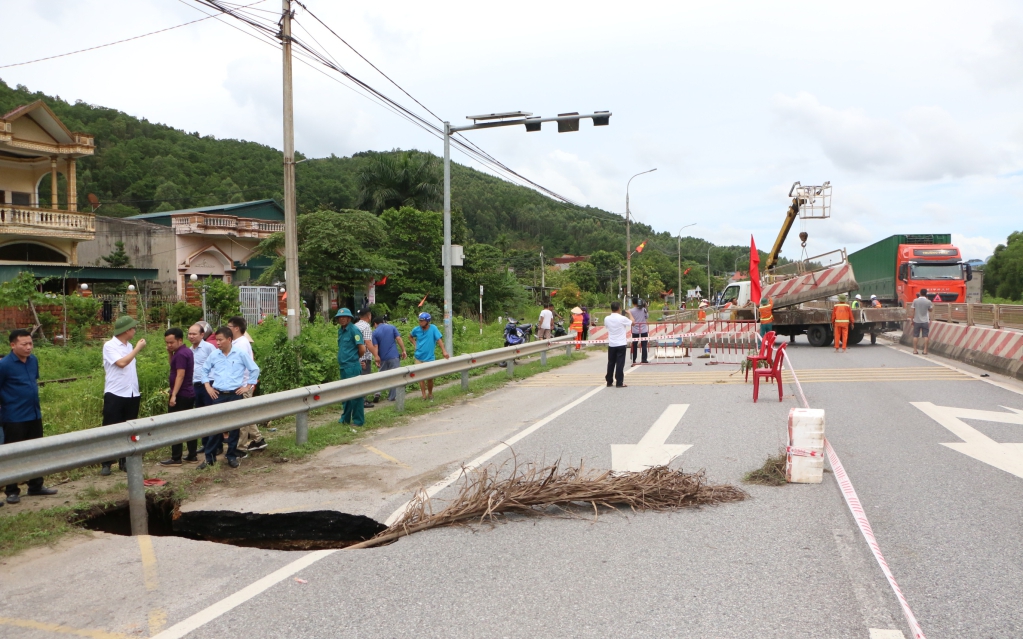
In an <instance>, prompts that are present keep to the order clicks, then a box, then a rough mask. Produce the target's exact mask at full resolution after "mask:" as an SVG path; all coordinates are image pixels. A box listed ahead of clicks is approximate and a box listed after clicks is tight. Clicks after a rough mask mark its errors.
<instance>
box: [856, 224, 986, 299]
mask: <svg viewBox="0 0 1023 639" xmlns="http://www.w3.org/2000/svg"><path fill="white" fill-rule="evenodd" d="M951 243H952V236H951V234H948V233H928V234H919V235H892V236H891V237H888V238H885V239H883V240H881V241H880V242H875V243H874V244H871V245H870V246H867V247H865V248H862V249H860V250H859V251H856V252H854V253H850V254H849V256H848V257H849V264H851V265H852V268H853V273H854V274H855V277H856V282H857V283H858V284H859V286H860V288H859V291H858V293H859V294H860V295H862V296H863V298H864V299H869V298H870V296H871V295H876V296H877V297H878V299H880V300H881V301H882V303H884V304H901V303H903V302H907V301H912V300H913V298H914V297H915V295H916V293H915V292H916V290H919V289H920V288H928V287H930V288H928V297H931V299H934V293H937V294H938V295H939V296H940V297H941V299H940V300H937V301H960V302H961V301H964V300H965V292H963V293H962V298H960V299H953V298H959V297H960V294H959V290H958V289H959V288H964V284H963V280H964V279H966V278H965V277H964V275H963V269H962V267H961V266H960V264H961V257H960V254H959V250H958V249H957V248H955V247H953V246H951ZM900 246H901V247H902V253H903V254H902V255H900V251H899V247H900ZM929 247H933V248H929ZM956 279H958V283H956V282H954V281H953V280H956ZM932 290H933V292H932Z"/></svg>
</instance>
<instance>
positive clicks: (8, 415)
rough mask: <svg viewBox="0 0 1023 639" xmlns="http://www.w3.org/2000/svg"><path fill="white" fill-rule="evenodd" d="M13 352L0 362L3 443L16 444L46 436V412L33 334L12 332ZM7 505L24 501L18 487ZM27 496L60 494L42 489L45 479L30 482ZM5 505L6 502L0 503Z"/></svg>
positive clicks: (13, 486)
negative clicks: (41, 404)
mask: <svg viewBox="0 0 1023 639" xmlns="http://www.w3.org/2000/svg"><path fill="white" fill-rule="evenodd" d="M10 341H11V352H10V353H7V355H5V356H4V357H3V359H0V423H2V425H3V436H2V437H0V443H4V444H13V443H15V442H23V441H26V440H29V439H39V438H40V437H42V436H43V412H42V410H41V409H40V408H39V360H38V359H36V356H35V355H33V354H32V347H33V343H32V334H31V333H29V332H28V331H25V330H21V329H19V330H16V331H11V338H10ZM5 492H6V493H7V503H8V504H16V503H18V502H20V501H21V490H20V489H19V488H18V484H8V485H7V487H6V489H5ZM28 494H29V495H31V496H35V495H56V494H57V490H56V489H54V488H46V487H45V486H43V478H42V477H33V478H32V479H30V480H28ZM0 505H3V502H0Z"/></svg>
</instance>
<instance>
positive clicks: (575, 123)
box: [527, 111, 579, 133]
mask: <svg viewBox="0 0 1023 639" xmlns="http://www.w3.org/2000/svg"><path fill="white" fill-rule="evenodd" d="M572 115H579V112H578V111H573V112H572V113H559V114H558V117H559V118H563V117H567V116H572ZM527 126H528V125H527ZM578 130H579V118H574V119H571V120H558V133H571V132H573V131H578Z"/></svg>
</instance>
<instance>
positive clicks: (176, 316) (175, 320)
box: [167, 302, 202, 332]
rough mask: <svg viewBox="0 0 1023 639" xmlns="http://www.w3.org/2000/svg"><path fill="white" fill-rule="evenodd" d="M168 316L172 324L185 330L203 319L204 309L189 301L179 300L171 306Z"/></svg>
mask: <svg viewBox="0 0 1023 639" xmlns="http://www.w3.org/2000/svg"><path fill="white" fill-rule="evenodd" d="M167 318H168V319H169V320H170V322H171V326H180V327H181V328H182V329H183V330H186V332H187V327H189V326H191V325H192V324H195V323H196V322H198V321H199V320H201V319H202V309H201V308H199V307H198V306H192V305H191V304H189V303H187V302H177V303H175V304H174V305H173V306H171V307H170V310H169V311H168V312H167Z"/></svg>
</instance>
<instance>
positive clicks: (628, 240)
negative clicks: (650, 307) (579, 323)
mask: <svg viewBox="0 0 1023 639" xmlns="http://www.w3.org/2000/svg"><path fill="white" fill-rule="evenodd" d="M656 170H657V169H656V168H654V169H650V170H649V171H643V172H642V173H637V174H636V175H633V176H632V177H630V178H629V181H628V182H626V183H625V269H626V275H625V281H626V287H627V288H626V294H625V298H626V299H632V227H631V226H630V215H629V185H630V184H632V181H633V180H634V179H635V178H637V177H639V176H640V175H643V174H644V173H653V172H654V171H656Z"/></svg>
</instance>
